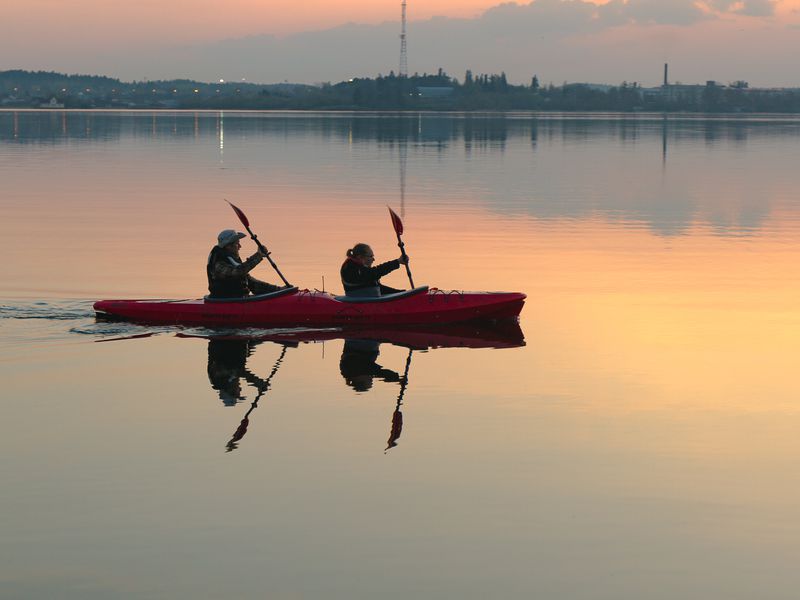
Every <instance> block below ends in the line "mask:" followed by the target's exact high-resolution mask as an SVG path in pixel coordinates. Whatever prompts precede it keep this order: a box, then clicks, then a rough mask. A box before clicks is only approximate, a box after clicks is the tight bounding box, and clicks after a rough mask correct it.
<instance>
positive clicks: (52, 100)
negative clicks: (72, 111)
mask: <svg viewBox="0 0 800 600" xmlns="http://www.w3.org/2000/svg"><path fill="white" fill-rule="evenodd" d="M39 108H64V104H63V103H62V102H59V101H58V100H56V97H55V96H53V97H52V98H50V102H43V103H42V104H40V105H39Z"/></svg>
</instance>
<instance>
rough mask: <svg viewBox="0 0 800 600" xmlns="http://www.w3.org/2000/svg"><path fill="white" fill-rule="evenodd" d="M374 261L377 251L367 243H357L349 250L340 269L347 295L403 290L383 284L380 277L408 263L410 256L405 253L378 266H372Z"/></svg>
mask: <svg viewBox="0 0 800 600" xmlns="http://www.w3.org/2000/svg"><path fill="white" fill-rule="evenodd" d="M374 262H375V253H374V252H373V251H372V248H370V247H369V245H367V244H356V245H355V246H353V247H352V248H350V249H349V250H348V251H347V260H345V261H344V264H342V268H341V271H340V273H341V276H342V285H343V286H344V293H345V295H346V296H357V297H364V298H368V297H376V296H383V295H386V294H394V293H397V292H401V291H402V290H396V289H394V288H391V287H389V286H386V285H383V284H382V283H381V282H380V278H381V277H383V276H384V275H386V274H387V273H391V272H392V271H394V270H395V269H398V268H400V265H406V264H408V256H406V255H403V256H401V257H400V258H396V259H394V260H390V261H389V262H385V263H382V264H380V265H378V266H377V267H373V266H372V264H373V263H374Z"/></svg>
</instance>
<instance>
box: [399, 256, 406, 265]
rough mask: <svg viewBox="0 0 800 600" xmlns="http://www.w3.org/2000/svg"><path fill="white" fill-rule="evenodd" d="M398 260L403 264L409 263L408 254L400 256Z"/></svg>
mask: <svg viewBox="0 0 800 600" xmlns="http://www.w3.org/2000/svg"><path fill="white" fill-rule="evenodd" d="M397 260H398V261H399V262H400V264H401V265H407V264H408V255H407V254H404V255H403V256H401V257H400V258H398V259H397Z"/></svg>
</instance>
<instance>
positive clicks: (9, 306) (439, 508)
mask: <svg viewBox="0 0 800 600" xmlns="http://www.w3.org/2000/svg"><path fill="white" fill-rule="evenodd" d="M798 146H800V119H796V118H779V117H768V118H767V117H765V118H748V119H744V118H716V119H703V118H697V117H690V116H687V117H682V118H672V117H671V118H669V119H662V117H661V116H652V115H637V116H624V117H621V116H617V115H601V116H597V115H595V116H592V117H589V116H584V115H563V116H559V115H554V116H542V115H538V116H537V115H531V114H510V115H505V116H498V115H468V116H464V115H447V116H442V115H434V114H422V115H413V116H407V117H399V116H396V115H371V114H359V115H352V114H344V113H342V114H338V113H320V114H292V113H277V114H254V113H225V114H222V113H197V114H196V113H183V112H180V113H157V114H151V113H93V112H52V113H43V112H0V211H1V212H0V214H1V215H2V218H0V239H2V240H3V242H4V245H5V247H6V259H5V260H4V261H2V267H0V274H1V276H2V282H3V284H2V288H0V289H1V290H2V291H1V292H0V376H2V382H3V393H2V400H1V401H0V410H1V411H2V420H0V478H1V480H2V482H3V492H2V494H0V597H2V598H4V599H5V598H76V599H77V598H80V599H86V598H170V599H172V598H209V599H211V598H220V597H231V598H265V597H266V598H281V599H282V598H326V599H327V598H342V599H351V598H377V597H380V598H475V599H483V598H567V599H606V598H607V599H620V598H624V599H628V598H630V599H641V598H648V599H651V598H658V599H660V598H664V599H673V598H715V599H716V598H720V599H722V598H724V599H731V598H742V599H745V598H747V599H750V598H770V599H773V598H795V597H796V596H797V589H798V587H799V586H800V574H798V571H797V563H798V560H800V508H798V507H800V483H798V480H797V478H796V477H795V470H796V468H797V466H798V464H800V436H799V435H798V432H800V381H798V378H797V369H796V363H797V348H798V346H800V308H798V307H800V278H799V277H798V265H799V264H800V196H798V194H797V183H798V169H797V159H796V156H797V153H798ZM225 198H227V199H229V200H231V201H232V202H234V203H236V204H238V205H239V206H240V207H242V208H243V209H244V210H245V212H246V213H247V215H248V216H249V218H250V221H251V224H252V226H253V229H254V230H255V231H256V232H257V233H258V234H259V236H260V237H261V238H262V240H263V241H265V242H266V243H267V245H268V246H269V248H270V249H271V250H272V251H273V258H274V259H275V260H276V262H277V263H278V264H279V265H280V267H281V269H282V271H283V272H284V273H285V274H286V275H287V277H288V278H289V279H290V280H291V281H292V283H294V284H296V285H300V286H301V287H308V288H319V289H322V288H323V287H324V288H325V289H328V290H337V291H338V290H339V284H338V277H337V273H338V266H339V264H340V263H341V260H342V259H343V255H344V251H345V250H346V248H348V247H350V246H352V245H353V244H354V243H355V242H359V241H365V242H369V243H371V245H372V246H373V248H374V249H375V251H376V254H377V255H378V259H379V260H380V259H381V258H383V259H390V258H393V257H395V256H396V251H397V248H396V244H395V240H394V239H393V232H392V230H391V226H390V223H389V219H388V216H387V213H386V208H385V206H386V205H387V204H388V205H391V206H393V207H394V208H395V210H397V211H398V212H402V214H403V216H404V222H405V228H406V235H405V241H406V244H407V248H408V251H409V254H410V255H411V257H412V263H411V264H412V270H413V274H414V279H415V282H416V283H418V284H429V285H432V286H438V287H440V288H445V289H482V290H509V291H523V292H526V293H527V294H528V296H529V298H528V303H527V305H526V307H525V309H524V310H523V313H522V318H521V320H520V327H519V328H516V327H515V326H506V327H505V328H503V329H502V330H497V329H493V330H486V329H482V330H479V329H476V328H475V327H461V328H455V329H452V330H445V331H437V332H433V333H431V332H419V331H416V332H402V333H400V334H398V333H397V332H371V333H368V334H365V333H362V334H360V335H359V336H357V337H354V336H353V335H352V333H348V332H342V331H337V330H322V331H299V332H298V331H270V330H254V329H248V330H239V331H237V330H228V331H212V330H205V329H201V328H192V329H179V328H170V327H144V326H134V325H128V324H121V323H104V322H96V321H95V319H94V316H93V314H92V311H91V303H92V301H93V300H94V299H98V298H115V297H116V298H119V297H131V298H136V297H151V298H152V297H169V298H190V297H197V296H199V295H201V294H202V293H203V291H204V287H205V281H204V280H205V274H204V261H205V257H206V255H207V253H208V250H209V248H210V246H211V245H212V244H213V242H214V239H215V237H216V234H217V232H218V231H219V230H220V229H224V228H231V227H237V226H238V223H237V222H236V220H235V216H234V215H233V213H232V212H231V211H230V209H229V208H228V207H227V205H226V204H225V203H224V202H223V199H225ZM245 251H252V244H251V243H250V242H247V243H246V244H245ZM256 275H257V276H260V277H261V278H263V279H267V280H269V281H276V280H277V277H276V276H275V274H274V273H272V272H270V269H269V266H268V265H263V266H260V267H259V268H258V269H257V272H256ZM386 283H388V284H389V285H395V286H403V285H404V284H406V283H407V282H404V273H402V272H395V273H394V274H392V275H390V276H389V277H387V278H386Z"/></svg>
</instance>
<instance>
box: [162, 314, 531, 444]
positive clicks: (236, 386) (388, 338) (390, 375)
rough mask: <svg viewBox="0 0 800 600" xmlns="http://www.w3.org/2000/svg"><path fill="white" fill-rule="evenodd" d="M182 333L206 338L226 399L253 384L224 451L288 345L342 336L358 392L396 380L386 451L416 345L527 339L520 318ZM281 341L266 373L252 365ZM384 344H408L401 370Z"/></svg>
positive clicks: (217, 387)
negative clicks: (418, 326) (383, 357)
mask: <svg viewBox="0 0 800 600" xmlns="http://www.w3.org/2000/svg"><path fill="white" fill-rule="evenodd" d="M178 336H179V337H203V338H205V339H207V340H208V365H207V373H208V381H209V383H210V384H211V388H212V389H213V390H214V392H215V393H216V394H217V395H218V397H219V399H220V400H221V401H222V403H223V405H224V406H226V407H235V406H237V405H238V404H240V403H242V402H245V401H246V400H247V397H246V391H245V389H244V388H245V387H246V386H249V387H251V388H253V389H254V390H255V397H254V398H253V400H252V401H251V402H250V406H249V407H248V409H247V411H246V412H245V414H244V416H243V417H242V419H241V421H240V422H239V424H238V426H237V427H236V429H235V431H234V432H233V435H232V436H231V437H230V439H229V440H228V442H227V443H226V445H225V448H226V452H231V451H233V450H236V449H237V448H238V447H239V444H240V442H241V441H242V439H243V438H244V436H245V434H246V433H247V431H248V427H249V426H250V420H251V417H252V414H253V411H254V410H255V409H256V408H258V405H259V402H260V401H261V400H262V398H263V397H264V396H265V395H266V394H267V392H269V391H270V389H271V387H272V382H273V379H274V378H275V376H276V375H277V373H278V371H279V370H280V367H281V365H282V364H283V362H284V360H285V358H286V355H287V348H291V347H297V346H298V345H299V344H300V343H311V342H325V341H331V340H339V339H341V340H343V344H342V354H341V357H340V359H339V372H340V374H341V376H342V379H343V381H344V383H345V385H346V387H347V388H349V389H351V390H352V391H353V392H355V393H357V394H364V393H367V392H369V391H370V390H372V389H373V386H374V384H375V382H376V381H378V382H384V383H387V384H390V385H394V384H397V386H398V388H399V389H398V392H397V398H396V400H395V402H394V406H393V410H392V414H391V419H390V426H389V437H388V439H387V441H386V447H385V448H384V452H388V451H389V450H390V449H392V448H394V447H396V446H397V445H398V441H399V439H400V435H401V433H402V431H403V413H402V410H401V408H402V406H403V403H404V398H405V395H406V392H407V390H408V389H409V372H410V370H411V365H412V358H413V354H414V351H415V350H433V349H437V348H513V347H518V346H524V345H525V341H524V337H523V334H522V330H521V329H520V328H519V325H518V323H516V322H514V321H512V322H501V323H495V324H492V325H481V326H476V325H463V324H462V325H454V326H448V327H439V328H435V329H433V328H432V329H427V330H410V329H404V330H357V331H346V330H338V329H336V330H334V329H326V330H317V331H301V330H290V331H283V332H275V333H265V334H262V335H224V336H223V335H220V336H214V335H212V336H192V335H186V334H178ZM267 343H269V344H268V345H272V344H277V345H279V346H281V350H280V354H279V356H278V357H277V359H276V360H275V362H274V364H273V366H272V369H271V371H270V372H269V373H268V374H267V375H266V376H263V375H262V374H257V373H254V372H253V370H251V369H250V368H248V366H247V363H248V360H249V359H250V358H251V357H252V356H253V355H254V353H255V350H256V348H258V347H259V346H261V345H263V344H267ZM382 344H390V345H393V346H398V347H404V348H407V349H408V355H407V357H406V360H405V365H404V367H403V372H402V374H401V373H400V372H399V371H396V370H394V369H391V368H388V367H386V366H383V365H381V364H380V363H379V362H378V360H379V357H380V350H381V345H382Z"/></svg>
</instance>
